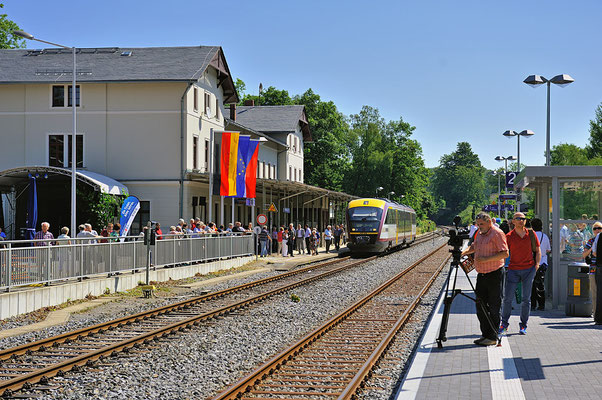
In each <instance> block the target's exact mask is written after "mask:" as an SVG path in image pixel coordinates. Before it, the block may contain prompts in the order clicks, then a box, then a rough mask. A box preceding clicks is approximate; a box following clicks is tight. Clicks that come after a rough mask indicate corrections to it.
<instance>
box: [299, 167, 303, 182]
mask: <svg viewBox="0 0 602 400" xmlns="http://www.w3.org/2000/svg"><path fill="white" fill-rule="evenodd" d="M299 182H303V178H302V177H301V170H299Z"/></svg>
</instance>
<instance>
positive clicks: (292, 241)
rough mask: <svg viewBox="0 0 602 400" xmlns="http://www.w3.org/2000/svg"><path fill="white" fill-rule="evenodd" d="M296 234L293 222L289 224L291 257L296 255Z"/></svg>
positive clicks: (289, 250)
mask: <svg viewBox="0 0 602 400" xmlns="http://www.w3.org/2000/svg"><path fill="white" fill-rule="evenodd" d="M296 235H297V234H296V232H295V227H294V226H293V224H289V226H288V252H289V254H290V256H291V257H294V256H295V255H294V254H293V252H294V250H295V236H296Z"/></svg>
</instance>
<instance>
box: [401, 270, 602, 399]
mask: <svg viewBox="0 0 602 400" xmlns="http://www.w3.org/2000/svg"><path fill="white" fill-rule="evenodd" d="M470 276H471V280H472V282H473V284H474V283H476V273H474V272H473V273H471V275H470ZM457 287H458V288H461V289H463V291H464V292H465V293H466V294H468V295H470V296H471V297H474V293H473V292H472V290H471V289H470V284H469V282H468V280H467V279H466V277H465V276H464V273H463V272H462V271H459V273H458V284H457ZM437 307H438V308H437V312H436V313H434V315H433V317H432V318H431V320H430V322H429V324H428V326H427V329H426V330H425V334H424V336H423V338H422V342H421V343H420V344H419V347H418V349H417V351H416V354H415V357H414V359H413V361H412V365H411V367H410V369H409V371H408V373H407V374H406V377H405V379H404V381H403V383H402V386H401V388H400V389H399V391H398V393H397V396H396V398H397V399H400V400H401V399H403V400H413V399H493V400H501V399H513V400H514V399H545V400H555V399H563V400H566V399H569V398H579V399H602V326H601V325H594V324H593V319H592V318H581V317H567V316H566V315H565V313H564V311H558V310H549V311H533V312H532V313H531V316H530V318H529V323H528V329H527V335H519V334H518V322H519V307H516V306H515V307H514V308H515V309H514V310H513V313H512V316H511V318H510V329H509V332H508V335H507V336H505V337H504V338H503V340H502V346H501V347H496V346H490V347H481V346H476V345H475V344H473V340H475V339H477V338H479V337H480V330H479V325H478V320H477V317H476V314H475V304H474V302H472V301H470V300H468V299H466V298H465V297H463V296H457V297H456V298H455V300H454V302H453V304H452V308H451V313H450V320H449V325H448V330H447V338H448V340H447V342H444V343H443V348H442V349H439V348H437V344H436V338H437V337H438V335H439V327H440V324H441V315H442V314H443V304H442V298H440V300H439V303H438V305H437Z"/></svg>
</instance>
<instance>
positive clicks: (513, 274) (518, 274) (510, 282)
mask: <svg viewBox="0 0 602 400" xmlns="http://www.w3.org/2000/svg"><path fill="white" fill-rule="evenodd" d="M533 278H535V267H534V266H533V267H531V268H529V269H521V270H513V269H508V271H507V272H506V283H505V285H504V303H503V307H502V325H503V326H504V327H506V328H507V327H508V320H509V319H510V314H511V313H512V299H513V298H514V291H515V290H516V286H517V285H518V283H519V282H522V283H523V301H522V303H521V310H520V324H519V325H520V327H521V328H526V327H527V321H528V320H529V313H530V312H531V288H532V287H533Z"/></svg>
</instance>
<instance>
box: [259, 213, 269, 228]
mask: <svg viewBox="0 0 602 400" xmlns="http://www.w3.org/2000/svg"><path fill="white" fill-rule="evenodd" d="M267 223H268V217H266V215H265V214H259V215H258V216H257V224H259V225H265V224H267Z"/></svg>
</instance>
